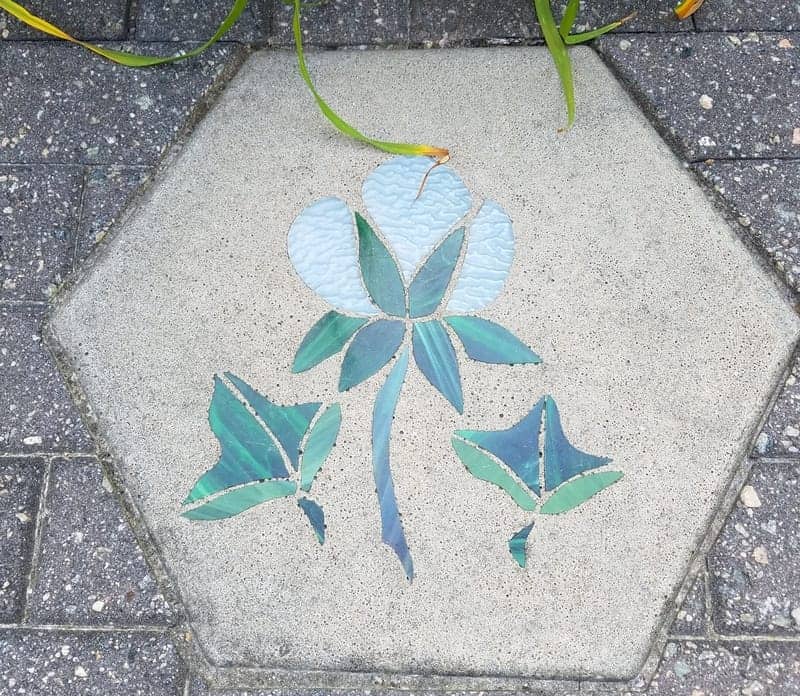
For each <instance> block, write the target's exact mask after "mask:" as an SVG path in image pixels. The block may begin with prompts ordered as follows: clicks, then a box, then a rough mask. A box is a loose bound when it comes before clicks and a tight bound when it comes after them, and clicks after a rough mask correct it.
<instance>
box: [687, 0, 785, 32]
mask: <svg viewBox="0 0 800 696" xmlns="http://www.w3.org/2000/svg"><path fill="white" fill-rule="evenodd" d="M694 17H695V22H696V24H697V28H698V29H699V30H700V31H800V5H798V4H797V0H709V1H708V2H706V3H705V4H704V5H703V6H702V7H701V8H700V9H699V10H698V11H697V13H696V14H695V15H694Z"/></svg>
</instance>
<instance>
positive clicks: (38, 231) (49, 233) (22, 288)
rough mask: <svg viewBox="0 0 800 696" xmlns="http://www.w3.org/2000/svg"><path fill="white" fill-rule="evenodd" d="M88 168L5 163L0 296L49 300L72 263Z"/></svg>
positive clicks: (0, 180) (0, 169)
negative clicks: (85, 175) (28, 165)
mask: <svg viewBox="0 0 800 696" xmlns="http://www.w3.org/2000/svg"><path fill="white" fill-rule="evenodd" d="M82 189H83V171H82V169H81V168H80V167H43V166H33V167H25V166H19V165H17V166H14V165H12V166H3V165H0V301H3V300H32V301H42V300H46V299H47V297H48V296H50V295H52V294H53V292H54V291H55V289H56V288H57V286H58V285H59V284H60V283H61V281H62V280H63V279H64V276H65V275H66V272H67V271H68V270H69V269H70V268H71V267H72V249H73V245H74V243H75V230H76V227H77V220H78V211H79V210H80V202H81V191H82Z"/></svg>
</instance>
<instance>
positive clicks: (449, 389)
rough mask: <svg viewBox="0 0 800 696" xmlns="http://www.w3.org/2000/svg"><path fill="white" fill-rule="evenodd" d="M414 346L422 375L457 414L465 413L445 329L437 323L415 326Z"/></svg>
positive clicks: (422, 323) (429, 322)
mask: <svg viewBox="0 0 800 696" xmlns="http://www.w3.org/2000/svg"><path fill="white" fill-rule="evenodd" d="M412 344H413V349H414V360H415V361H416V363H417V366H418V367H419V369H420V370H421V371H422V374H423V375H425V377H426V379H427V380H428V381H429V382H430V383H431V385H433V387H434V388H436V389H437V390H438V391H439V392H440V393H441V394H442V396H444V398H445V399H447V400H448V401H449V402H450V403H451V404H452V405H453V407H454V408H455V409H456V411H458V412H459V413H463V411H464V396H463V393H462V391H461V375H460V374H459V372H458V360H457V358H456V351H455V350H454V349H453V344H452V343H451V342H450V337H449V336H448V335H447V331H446V330H445V328H444V326H442V324H441V323H440V322H438V321H436V320H432V321H421V322H415V323H414V331H413V334H412Z"/></svg>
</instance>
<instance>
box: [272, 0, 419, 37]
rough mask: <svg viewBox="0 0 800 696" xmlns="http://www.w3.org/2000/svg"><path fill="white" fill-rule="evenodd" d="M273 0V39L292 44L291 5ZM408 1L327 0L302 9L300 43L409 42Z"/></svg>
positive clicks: (292, 11)
mask: <svg viewBox="0 0 800 696" xmlns="http://www.w3.org/2000/svg"><path fill="white" fill-rule="evenodd" d="M270 1H271V3H272V41H273V42H274V43H276V44H278V45H284V46H294V38H293V36H292V16H293V14H294V8H293V7H292V6H291V5H286V4H284V3H283V2H282V1H281V0H270ZM408 14H409V0H330V2H324V3H321V4H319V5H316V6H315V5H314V4H313V3H309V4H308V5H307V6H306V7H305V8H304V9H303V16H302V29H303V44H304V45H306V44H307V45H316V46H355V45H361V44H377V45H397V44H402V45H405V44H406V43H407V42H408Z"/></svg>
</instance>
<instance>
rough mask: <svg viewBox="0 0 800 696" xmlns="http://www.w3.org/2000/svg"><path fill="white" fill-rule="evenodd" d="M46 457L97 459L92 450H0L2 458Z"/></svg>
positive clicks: (0, 457)
mask: <svg viewBox="0 0 800 696" xmlns="http://www.w3.org/2000/svg"><path fill="white" fill-rule="evenodd" d="M44 457H58V458H59V459H83V458H88V459H97V455H96V453H95V452H94V450H92V451H91V452H0V459H42V458H44Z"/></svg>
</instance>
